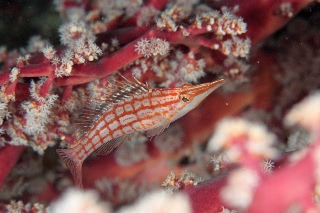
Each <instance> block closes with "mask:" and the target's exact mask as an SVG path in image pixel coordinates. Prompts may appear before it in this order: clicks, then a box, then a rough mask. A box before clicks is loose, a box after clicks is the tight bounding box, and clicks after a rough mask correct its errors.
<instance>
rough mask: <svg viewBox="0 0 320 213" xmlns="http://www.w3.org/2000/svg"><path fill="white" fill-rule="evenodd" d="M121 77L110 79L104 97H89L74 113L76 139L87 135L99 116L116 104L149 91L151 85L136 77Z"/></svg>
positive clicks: (73, 121) (73, 125) (72, 122)
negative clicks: (130, 78)
mask: <svg viewBox="0 0 320 213" xmlns="http://www.w3.org/2000/svg"><path fill="white" fill-rule="evenodd" d="M118 75H119V76H120V77H121V78H120V79H113V80H109V81H108V85H107V86H106V87H105V91H104V92H103V93H104V94H103V97H101V98H100V99H96V98H95V99H91V98H89V99H88V101H87V103H86V104H85V106H84V107H83V108H82V109H80V110H79V111H78V112H75V113H74V116H73V117H72V119H71V124H72V129H73V136H74V137H75V139H76V141H78V140H80V139H81V138H82V137H83V136H85V135H86V134H87V133H88V131H89V130H90V129H91V128H92V126H93V125H94V123H95V122H96V121H97V120H99V118H100V117H101V116H102V115H103V114H104V113H105V112H107V111H108V110H109V109H111V108H112V107H113V106H114V105H115V104H117V103H119V102H121V101H123V100H125V99H127V98H130V97H131V96H133V95H136V94H142V93H146V92H149V90H150V87H149V86H148V85H147V84H144V83H142V82H140V81H139V80H138V79H136V78H134V77H133V78H134V81H133V82H132V81H130V80H128V79H127V78H125V77H124V76H122V75H121V74H118Z"/></svg>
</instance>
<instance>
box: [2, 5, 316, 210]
mask: <svg viewBox="0 0 320 213" xmlns="http://www.w3.org/2000/svg"><path fill="white" fill-rule="evenodd" d="M238 4H239V5H238ZM309 4H310V5H309ZM31 6H32V5H31ZM55 6H56V9H57V14H60V16H61V19H62V21H61V25H60V27H59V28H58V29H56V35H59V38H60V43H59V44H56V43H53V44H51V43H50V42H49V41H48V40H45V39H42V38H41V37H40V36H34V37H32V38H31V39H30V40H29V43H28V44H27V45H26V46H25V47H23V48H21V47H19V49H17V50H11V49H10V50H9V49H7V48H6V47H5V46H2V47H1V48H0V62H1V68H0V69H1V71H0V86H1V90H0V92H1V95H0V125H1V126H0V147H1V148H0V170H1V173H0V186H1V189H0V194H1V196H0V199H1V201H2V204H1V205H0V210H1V211H15V210H16V211H25V212H39V211H50V209H51V211H52V209H54V211H59V210H58V209H59V208H71V207H72V208H73V206H71V207H70V206H67V207H64V205H65V204H66V201H67V200H68V199H71V200H76V198H77V199H78V198H82V199H83V197H86V200H89V201H92V202H89V201H88V203H89V204H90V206H89V207H90V208H91V207H92V209H98V210H99V211H112V207H118V206H123V205H128V206H127V207H122V208H120V212H137V211H141V210H140V209H141V208H142V209H148V208H152V207H153V206H151V207H150V205H149V206H148V205H147V203H148V202H149V201H150V202H151V201H152V202H156V204H157V207H158V208H159V211H160V210H162V211H167V212H171V211H172V209H171V210H170V209H169V210H168V209H167V207H166V206H162V205H173V206H175V207H176V208H177V209H180V210H179V211H185V212H188V211H190V212H234V211H243V212H286V211H289V210H292V211H301V212H307V211H310V212H312V211H314V212H317V211H319V171H318V170H319V165H318V164H319V162H318V161H319V159H318V158H319V123H320V118H319V112H318V111H319V106H318V105H319V100H318V99H319V92H315V91H316V90H317V89H319V85H320V84H319V83H320V82H319V68H320V67H319V47H320V45H319V44H320V43H319V39H318V34H319V32H320V29H319V27H318V25H317V23H318V22H319V15H318V14H319V12H320V9H319V5H318V3H316V2H314V3H312V1H311V0H288V1H281V2H279V1H275V0H266V1H242V2H239V1H234V0H225V1H198V0H186V1H180V0H177V1H168V0H150V1H132V0H121V1H111V0H94V1H85V0H84V1H73V0H56V1H55ZM12 7H13V8H14V7H19V5H18V3H13V4H12ZM22 8H24V7H22ZM26 8H27V7H26ZM15 15H16V14H15ZM39 19H40V18H39ZM8 29H9V28H8ZM8 29H6V30H8ZM116 72H119V73H121V74H122V75H124V76H125V77H127V78H132V76H133V77H135V78H137V79H139V80H140V81H142V82H148V84H150V85H151V86H155V87H175V86H180V85H182V84H185V83H193V84H198V83H200V82H207V81H210V80H213V79H216V78H224V79H225V80H226V83H225V85H224V86H223V87H222V88H221V89H220V90H219V91H218V92H217V93H215V94H212V95H210V96H209V97H208V98H207V100H206V101H205V102H204V103H203V104H201V105H200V106H199V107H198V108H196V109H195V110H193V111H192V112H190V113H189V114H187V115H186V116H185V117H183V118H181V119H179V120H178V121H176V122H175V123H174V124H173V125H172V126H171V127H170V128H169V129H167V130H165V131H164V132H163V133H162V134H161V135H159V136H158V137H156V138H152V139H151V140H150V141H148V139H147V138H146V137H145V136H144V135H142V134H136V135H134V136H133V137H132V138H131V139H130V142H128V143H127V144H126V145H125V146H124V147H122V149H120V150H116V151H114V152H112V153H110V154H109V155H107V156H92V157H91V159H89V160H88V161H86V162H85V163H84V165H83V182H84V187H85V188H86V189H89V188H90V189H91V190H94V191H95V192H92V191H78V190H75V189H72V187H73V182H72V178H71V175H70V174H69V172H68V171H67V169H66V167H65V166H64V164H63V163H62V162H61V161H60V159H59V158H58V156H57V155H56V153H55V149H56V148H58V147H59V146H62V147H65V146H67V145H70V144H72V142H73V141H74V135H73V134H72V133H73V131H74V130H73V129H72V128H70V126H71V125H72V119H71V118H72V117H73V116H74V115H76V114H77V112H78V111H79V109H81V108H82V107H84V106H85V105H86V104H87V102H88V101H89V100H92V99H95V98H100V97H103V98H106V97H104V95H105V91H106V90H110V89H111V90H112V88H110V84H109V82H112V81H115V80H117V78H116V77H114V75H113V74H114V73H116ZM309 94H311V96H309V97H308V98H306V99H303V98H305V97H306V96H308V95H309ZM301 100H302V102H301V103H299V104H297V103H298V102H300V101H301ZM77 131H78V132H79V131H81V129H80V130H79V129H78V130H77ZM288 151H290V152H288ZM40 180H41V181H40ZM162 183H163V186H164V187H165V188H166V189H167V190H166V191H167V192H166V193H167V194H162V193H159V194H158V193H152V194H149V195H146V196H147V197H146V198H142V199H141V200H140V201H138V202H137V203H136V204H131V203H132V202H133V201H135V200H136V199H137V197H138V196H140V195H141V196H142V195H144V194H146V193H147V191H151V190H156V189H159V188H160V187H161V184H162ZM65 190H67V193H66V194H65V195H64V196H60V195H61V194H63V193H64V192H63V191H65ZM10 192H14V193H10ZM170 193H172V194H171V195H169V194H170ZM98 196H100V198H101V199H102V200H103V201H102V202H100V201H98ZM148 196H149V197H148ZM73 197H76V198H73ZM279 197H281V199H279ZM56 199H58V201H56V202H54V200H56ZM12 200H21V201H12ZM157 201H159V202H157ZM79 202H81V201H79ZM104 202H109V204H110V205H105V203H104ZM143 202H145V203H143ZM40 203H41V204H40ZM68 203H70V202H68ZM185 203H186V204H187V205H184V204H185ZM89 204H88V205H89ZM156 204H154V205H156ZM161 204H162V205H161ZM84 205H85V203H84ZM130 205H132V206H130ZM181 205H183V206H181ZM46 206H49V208H46ZM83 208H84V207H83ZM181 209H183V210H181Z"/></svg>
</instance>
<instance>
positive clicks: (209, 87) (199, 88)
mask: <svg viewBox="0 0 320 213" xmlns="http://www.w3.org/2000/svg"><path fill="white" fill-rule="evenodd" d="M224 82H225V80H224V79H219V80H216V81H213V82H209V83H203V84H199V85H185V93H186V94H188V95H191V96H193V97H196V96H198V95H201V94H202V95H203V96H204V97H206V96H208V95H209V94H210V93H212V92H213V91H214V90H216V89H217V88H218V87H220V86H221V85H223V84H224Z"/></svg>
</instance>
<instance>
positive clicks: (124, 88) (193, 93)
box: [57, 78, 224, 187]
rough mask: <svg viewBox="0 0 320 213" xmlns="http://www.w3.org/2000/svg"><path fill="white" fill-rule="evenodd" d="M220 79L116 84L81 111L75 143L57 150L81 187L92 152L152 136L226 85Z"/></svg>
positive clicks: (124, 82) (109, 150)
mask: <svg viewBox="0 0 320 213" xmlns="http://www.w3.org/2000/svg"><path fill="white" fill-rule="evenodd" d="M223 82H224V80H223V79H221V80H217V81H214V82H210V83H203V84H199V85H191V84H186V85H183V86H181V87H176V88H151V87H150V86H149V85H147V84H144V83H142V82H140V81H138V80H137V79H135V81H133V82H131V81H129V80H127V79H126V78H124V81H122V82H118V83H114V86H115V87H116V90H115V91H113V92H112V93H110V94H108V97H107V98H106V99H105V100H94V101H93V106H94V107H86V110H84V111H82V114H79V117H78V124H80V126H81V127H82V128H80V129H77V130H76V131H75V142H74V144H73V145H71V147H70V148H67V149H57V153H58V154H59V156H60V158H62V159H63V160H64V162H65V163H66V165H67V167H68V168H69V169H70V171H71V173H72V175H73V178H74V180H75V183H76V184H77V186H79V187H82V163H83V161H84V160H85V159H86V158H87V157H88V156H89V155H90V154H91V153H93V152H94V153H96V154H98V155H103V154H108V153H110V152H111V151H112V150H113V149H114V148H116V147H118V146H119V145H121V144H123V143H124V142H126V141H128V140H129V138H130V137H131V136H132V134H133V133H135V132H144V133H145V134H146V136H148V137H153V136H156V135H158V134H160V133H161V132H162V131H163V130H164V129H166V128H167V127H168V126H169V124H170V123H171V122H173V121H175V120H177V119H178V118H180V117H182V116H183V115H185V114H186V113H188V112H189V111H190V110H192V109H194V108H195V107H196V106H197V105H198V104H199V103H200V102H201V101H202V100H204V99H205V98H206V97H207V96H208V95H209V94H210V93H212V92H213V91H214V90H215V89H217V88H218V87H219V86H221V85H222V84H223Z"/></svg>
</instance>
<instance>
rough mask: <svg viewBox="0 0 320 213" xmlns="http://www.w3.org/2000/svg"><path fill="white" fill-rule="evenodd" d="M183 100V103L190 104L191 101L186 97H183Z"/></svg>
mask: <svg viewBox="0 0 320 213" xmlns="http://www.w3.org/2000/svg"><path fill="white" fill-rule="evenodd" d="M181 100H182V101H183V102H188V101H189V99H188V98H187V97H185V96H182V98H181Z"/></svg>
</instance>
